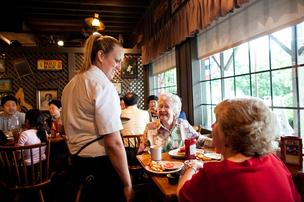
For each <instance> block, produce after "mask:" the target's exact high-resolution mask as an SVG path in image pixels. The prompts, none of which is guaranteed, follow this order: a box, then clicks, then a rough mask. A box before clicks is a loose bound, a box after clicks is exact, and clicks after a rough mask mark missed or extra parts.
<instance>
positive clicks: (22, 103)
mask: <svg viewBox="0 0 304 202" xmlns="http://www.w3.org/2000/svg"><path fill="white" fill-rule="evenodd" d="M15 97H16V98H17V100H18V101H19V106H20V109H21V111H22V112H27V111H28V110H30V109H32V108H33V106H32V105H31V104H29V103H28V102H27V101H25V99H24V91H23V88H19V90H18V91H17V93H16V95H15Z"/></svg>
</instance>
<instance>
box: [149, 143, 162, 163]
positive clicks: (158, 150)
mask: <svg viewBox="0 0 304 202" xmlns="http://www.w3.org/2000/svg"><path fill="white" fill-rule="evenodd" d="M150 154H151V160H152V161H160V160H161V159H162V147H161V146H158V145H152V146H151V147H150Z"/></svg>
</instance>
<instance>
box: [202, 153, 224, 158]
mask: <svg viewBox="0 0 304 202" xmlns="http://www.w3.org/2000/svg"><path fill="white" fill-rule="evenodd" d="M204 156H205V157H207V158H210V159H214V160H221V159H222V155H221V154H218V153H204Z"/></svg>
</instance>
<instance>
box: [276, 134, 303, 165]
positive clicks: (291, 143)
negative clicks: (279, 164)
mask: <svg viewBox="0 0 304 202" xmlns="http://www.w3.org/2000/svg"><path fill="white" fill-rule="evenodd" d="M281 158H282V161H283V162H284V163H286V164H289V165H296V166H299V168H302V139H301V138H299V137H295V136H285V137H281Z"/></svg>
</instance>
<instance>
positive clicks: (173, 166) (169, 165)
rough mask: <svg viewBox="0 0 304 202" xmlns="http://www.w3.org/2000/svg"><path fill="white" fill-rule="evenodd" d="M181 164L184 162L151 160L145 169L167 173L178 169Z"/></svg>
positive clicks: (157, 172)
mask: <svg viewBox="0 0 304 202" xmlns="http://www.w3.org/2000/svg"><path fill="white" fill-rule="evenodd" d="M183 166H184V163H183V162H179V161H151V163H150V165H147V166H145V169H146V170H147V171H149V172H151V173H156V174H169V173H175V172H178V171H180V170H181V169H182V167H183Z"/></svg>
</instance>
